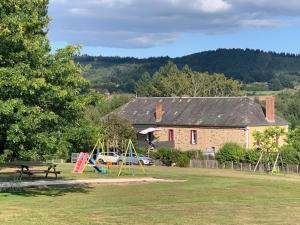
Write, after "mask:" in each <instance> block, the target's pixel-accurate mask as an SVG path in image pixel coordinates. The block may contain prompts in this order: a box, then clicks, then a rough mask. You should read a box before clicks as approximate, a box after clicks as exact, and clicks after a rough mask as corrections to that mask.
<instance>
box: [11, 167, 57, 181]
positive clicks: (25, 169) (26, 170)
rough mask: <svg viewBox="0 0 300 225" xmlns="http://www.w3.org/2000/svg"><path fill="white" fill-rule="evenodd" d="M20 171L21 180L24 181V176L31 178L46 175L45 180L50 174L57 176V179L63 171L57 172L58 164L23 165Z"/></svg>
mask: <svg viewBox="0 0 300 225" xmlns="http://www.w3.org/2000/svg"><path fill="white" fill-rule="evenodd" d="M30 166H39V167H40V166H47V169H30ZM20 167H21V169H20V170H17V172H18V173H19V174H20V175H19V179H20V180H22V177H23V174H26V175H28V176H29V177H31V176H32V175H34V174H45V178H48V174H51V173H52V174H55V178H56V179H57V175H58V174H60V173H61V171H57V170H56V164H44V163H41V164H32V165H24V164H22V165H21V166H20Z"/></svg>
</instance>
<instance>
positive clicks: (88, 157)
mask: <svg viewBox="0 0 300 225" xmlns="http://www.w3.org/2000/svg"><path fill="white" fill-rule="evenodd" d="M109 143H113V144H118V143H116V142H109V141H107V142H106V144H107V152H108V151H109V147H110V145H109ZM124 143H125V142H124V141H122V146H125V144H124ZM114 146H115V148H114V149H116V148H117V147H116V146H118V145H114ZM95 151H96V160H95V159H94V155H95ZM100 152H101V153H102V154H105V141H104V139H102V138H101V137H100V138H98V140H97V141H96V144H95V145H94V147H93V149H92V151H91V153H90V154H88V153H86V152H80V154H79V156H78V158H77V161H76V164H75V167H74V170H73V172H74V173H83V172H84V170H85V169H86V166H87V165H91V166H93V167H94V169H95V172H99V173H101V174H104V173H107V172H108V170H109V167H110V166H111V165H112V163H111V162H107V163H106V165H101V164H100V162H99V161H97V158H98V155H99V154H100ZM121 157H122V163H121V165H120V169H119V172H118V176H120V175H122V174H124V175H125V174H128V172H129V173H130V174H131V175H132V176H134V175H135V165H134V164H135V161H136V160H137V161H138V164H139V166H140V167H141V169H142V171H143V173H144V174H146V172H145V169H144V167H143V165H142V163H141V162H140V159H139V155H138V153H137V151H136V149H135V147H134V144H133V142H132V140H131V139H129V140H128V143H127V147H126V150H125V153H124V154H122V156H121ZM126 171H127V172H126Z"/></svg>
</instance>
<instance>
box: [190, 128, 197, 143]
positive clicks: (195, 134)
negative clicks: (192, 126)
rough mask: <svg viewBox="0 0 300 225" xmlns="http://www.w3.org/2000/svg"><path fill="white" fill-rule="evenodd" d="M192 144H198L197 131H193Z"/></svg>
mask: <svg viewBox="0 0 300 225" xmlns="http://www.w3.org/2000/svg"><path fill="white" fill-rule="evenodd" d="M191 144H192V145H195V144H197V130H191Z"/></svg>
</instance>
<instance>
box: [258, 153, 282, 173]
mask: <svg viewBox="0 0 300 225" xmlns="http://www.w3.org/2000/svg"><path fill="white" fill-rule="evenodd" d="M275 154H276V158H275V162H274V163H273V162H272V165H273V166H272V170H271V173H278V172H279V166H278V161H279V160H280V161H281V164H283V160H282V155H281V152H280V151H278V152H264V151H262V152H261V153H260V156H259V159H258V161H257V163H256V165H255V167H254V172H256V170H257V168H258V166H259V164H260V163H261V161H262V160H263V159H264V158H269V159H272V156H273V155H275Z"/></svg>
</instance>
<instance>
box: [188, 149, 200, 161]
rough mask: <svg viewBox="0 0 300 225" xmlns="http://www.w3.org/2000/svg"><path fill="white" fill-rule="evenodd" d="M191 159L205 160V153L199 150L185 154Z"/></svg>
mask: <svg viewBox="0 0 300 225" xmlns="http://www.w3.org/2000/svg"><path fill="white" fill-rule="evenodd" d="M185 153H186V154H187V156H188V157H189V159H204V156H203V152H202V151H200V150H198V151H195V150H190V151H186V152H185Z"/></svg>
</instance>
